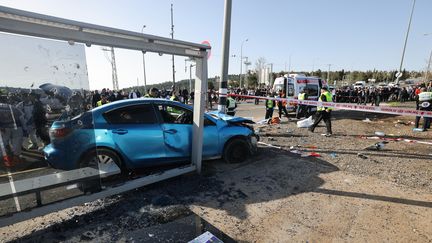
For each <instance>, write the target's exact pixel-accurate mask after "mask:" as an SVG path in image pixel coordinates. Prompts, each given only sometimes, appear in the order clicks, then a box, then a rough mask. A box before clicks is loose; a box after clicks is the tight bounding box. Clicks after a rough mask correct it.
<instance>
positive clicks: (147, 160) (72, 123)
mask: <svg viewBox="0 0 432 243" xmlns="http://www.w3.org/2000/svg"><path fill="white" fill-rule="evenodd" d="M192 117H193V116H192V107H190V106H188V105H185V104H181V103H179V102H175V101H169V100H164V99H144V98H142V99H131V100H123V101H117V102H113V103H109V104H106V105H103V106H100V107H97V108H95V109H93V110H91V111H88V112H86V113H83V114H82V115H80V116H78V117H75V118H72V119H71V120H69V121H56V122H54V123H53V125H52V126H51V128H50V137H51V143H50V144H49V145H47V146H46V147H45V148H44V155H45V159H46V160H47V161H48V163H49V164H50V165H51V166H52V167H54V168H58V169H64V170H71V169H76V168H82V167H87V166H94V165H96V163H98V164H97V166H99V168H100V167H109V166H117V167H120V169H121V171H122V172H128V171H130V170H133V169H137V168H142V167H148V166H157V165H164V164H170V163H181V162H186V161H190V156H191V151H192V121H193V118H192ZM250 123H253V122H252V121H251V120H248V119H245V118H241V117H233V116H227V115H224V114H219V113H217V112H213V113H206V114H205V116H204V139H203V159H205V160H208V159H218V158H223V159H225V160H226V161H227V162H229V163H234V162H241V161H244V160H245V159H246V158H247V157H248V156H249V155H251V154H253V153H254V152H256V148H257V140H258V136H257V135H255V133H254V130H253V128H252V127H251V126H250V125H248V124H250Z"/></svg>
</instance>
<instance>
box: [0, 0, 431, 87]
mask: <svg viewBox="0 0 432 243" xmlns="http://www.w3.org/2000/svg"><path fill="white" fill-rule="evenodd" d="M171 3H173V4H174V22H175V33H174V36H175V38H176V39H181V40H187V41H192V42H197V43H201V42H202V41H204V40H207V41H209V42H210V43H211V45H212V56H211V58H210V60H209V76H210V77H213V76H215V75H220V69H221V44H222V29H223V26H222V25H223V6H224V1H223V0H181V1H180V0H172V1H170V0H158V1H154V0H153V1H150V0H136V1H114V0H111V1H98V0H92V1H86V0H74V1H61V0H57V1H54V0H38V1H35V0H0V5H4V6H8V7H13V8H19V9H23V10H28V11H33V12H38V13H42V14H48V15H53V16H57V17H62V18H68V19H73V20H78V21H83V22H89V23H94V24H99V25H105V26H110V27H116V28H122V29H127V30H131V31H137V32H141V29H142V26H143V25H146V28H144V33H147V34H152V35H160V36H165V37H169V34H170V4H171ZM411 4H412V0H379V1H377V0H357V1H355V0H331V1H322V0H303V1H299V0H268V1H246V0H233V11H232V29H231V31H232V32H231V49H230V53H231V55H236V57H232V58H231V60H230V68H229V70H230V73H232V74H234V73H235V74H238V73H239V72H240V58H239V56H240V46H241V43H242V41H243V40H245V39H246V38H248V39H249V41H248V42H245V43H244V46H243V54H244V56H247V57H249V60H250V61H252V63H255V61H256V60H257V59H258V58H259V57H264V58H265V59H266V60H267V62H268V63H273V64H274V70H275V71H281V70H284V69H288V68H289V66H290V64H291V69H293V70H307V71H310V70H312V68H314V69H318V68H320V69H323V70H327V68H328V66H327V64H332V66H331V68H332V70H334V69H342V68H344V69H345V70H368V69H374V68H376V69H384V70H391V69H397V68H398V67H399V63H400V59H401V54H402V47H403V42H404V38H405V33H406V29H407V25H408V17H409V14H410V10H411ZM431 9H432V1H430V0H417V4H416V8H415V12H414V18H413V22H412V28H411V33H410V38H409V40H408V45H407V52H406V56H405V62H404V68H406V69H409V70H424V68H425V67H426V60H427V58H428V55H429V53H430V51H431V49H432V35H430V36H424V34H425V33H432V25H431V23H432V15H431V14H430V11H431ZM1 43H2V42H1V40H0V44H1ZM290 56H291V58H290ZM86 57H87V67H88V73H89V80H90V87H91V88H102V87H112V82H111V67H110V64H109V62H108V61H107V59H106V57H105V54H104V52H103V51H101V49H100V47H97V46H92V47H91V48H86ZM116 58H117V67H118V77H119V83H120V87H128V86H133V85H136V83H137V79H138V82H139V83H140V84H142V82H143V78H142V76H143V73H142V55H141V53H140V52H137V51H127V50H116ZM290 59H291V62H290ZM146 60H147V79H148V83H158V82H162V81H166V80H171V79H172V73H171V64H170V57H169V56H167V55H164V56H162V57H159V56H158V55H155V54H147V55H146ZM252 67H253V66H252ZM252 67H251V68H252ZM187 77H189V73H187V72H185V63H184V58H182V57H178V58H176V79H177V80H181V79H185V78H187ZM0 80H1V78H0Z"/></svg>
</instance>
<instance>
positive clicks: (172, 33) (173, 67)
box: [171, 3, 175, 92]
mask: <svg viewBox="0 0 432 243" xmlns="http://www.w3.org/2000/svg"><path fill="white" fill-rule="evenodd" d="M171 39H174V18H173V4H172V3H171ZM172 73H173V92H174V89H175V64H174V55H172Z"/></svg>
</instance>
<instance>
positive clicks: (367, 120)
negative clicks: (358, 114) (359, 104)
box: [362, 117, 372, 122]
mask: <svg viewBox="0 0 432 243" xmlns="http://www.w3.org/2000/svg"><path fill="white" fill-rule="evenodd" d="M362 122H372V121H371V120H370V119H369V118H367V117H366V119H364V120H362Z"/></svg>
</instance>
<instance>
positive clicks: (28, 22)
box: [0, 6, 210, 227]
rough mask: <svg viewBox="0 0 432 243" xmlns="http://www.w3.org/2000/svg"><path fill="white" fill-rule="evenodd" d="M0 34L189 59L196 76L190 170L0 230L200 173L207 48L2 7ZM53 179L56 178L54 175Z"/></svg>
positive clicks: (27, 214) (37, 211)
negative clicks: (191, 61) (91, 202)
mask: <svg viewBox="0 0 432 243" xmlns="http://www.w3.org/2000/svg"><path fill="white" fill-rule="evenodd" d="M0 31H1V32H6V33H13V34H19V35H26V36H33V37H41V38H47V39H54V40H62V41H67V42H69V44H74V43H84V44H85V45H86V46H88V47H90V46H91V45H100V46H108V47H115V48H122V49H129V50H137V51H142V52H147V51H148V52H155V53H159V54H170V55H178V56H185V57H189V58H190V59H193V60H194V61H195V62H196V72H195V74H196V80H197V82H195V100H194V107H193V125H192V126H193V129H192V157H191V164H190V165H188V166H186V167H181V168H176V169H170V170H167V171H164V172H163V173H160V174H155V175H150V176H144V177H141V178H138V179H135V180H131V181H128V182H126V183H124V184H122V185H120V186H117V187H112V188H106V189H104V190H102V191H101V192H97V193H93V194H90V195H83V196H79V197H75V198H72V199H67V200H65V201H61V202H56V203H52V204H48V205H46V206H42V207H37V208H34V209H32V210H31V211H24V212H19V213H15V214H13V215H12V216H9V217H1V218H0V227H3V226H6V225H11V224H14V223H17V222H20V221H24V220H27V219H31V218H34V217H37V216H41V215H45V214H48V213H52V212H55V211H58V210H62V209H65V208H69V207H72V206H76V205H81V204H84V203H86V202H90V201H93V200H96V199H99V198H104V197H108V196H111V195H115V194H118V193H122V192H126V191H129V190H132V189H135V188H138V187H142V186H145V185H148V184H151V183H155V182H158V181H161V180H165V179H168V178H171V177H175V176H179V175H182V174H186V173H190V172H194V171H196V172H198V173H201V162H202V147H203V128H204V124H203V121H204V106H205V95H206V91H207V50H209V49H210V47H209V46H206V45H201V44H195V43H190V42H185V41H179V40H173V39H169V38H164V37H158V36H153V35H147V34H142V33H137V32H132V31H126V30H121V29H115V28H110V27H105V26H99V25H94V24H88V23H83V22H78V21H73V20H68V19H63V18H58V17H53V16H47V15H42V14H37V13H33V12H28V11H22V10H18V9H13V8H7V7H4V6H0ZM65 173H66V172H65ZM56 177H57V178H58V173H57V175H56ZM32 179H34V181H37V180H39V179H38V178H37V177H35V178H32ZM45 179H48V180H49V178H45ZM54 184H55V183H54ZM35 185H36V187H34V186H30V187H31V188H28V190H31V191H35V190H38V189H40V187H38V186H37V185H38V183H35ZM8 194H9V195H11V196H17V195H19V194H17V193H16V192H8Z"/></svg>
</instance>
